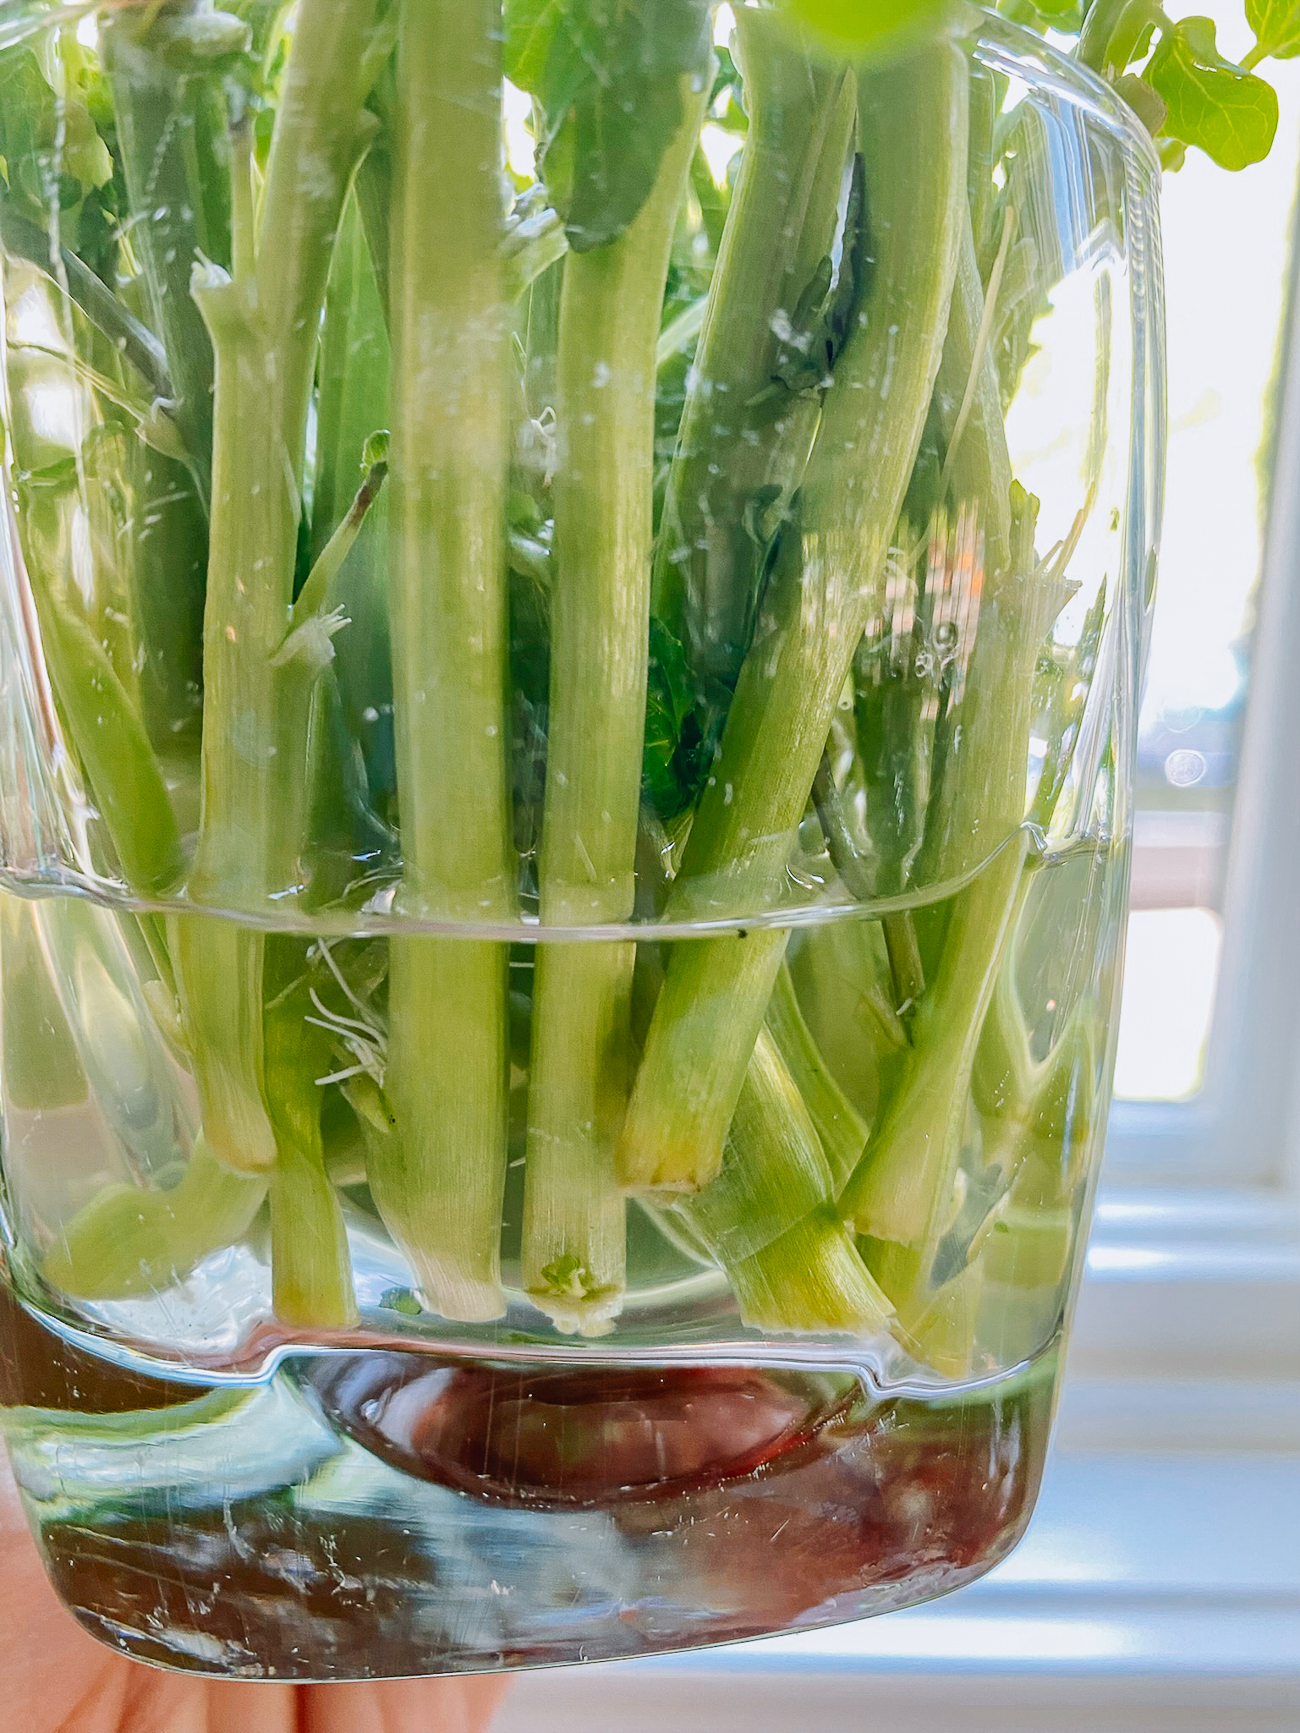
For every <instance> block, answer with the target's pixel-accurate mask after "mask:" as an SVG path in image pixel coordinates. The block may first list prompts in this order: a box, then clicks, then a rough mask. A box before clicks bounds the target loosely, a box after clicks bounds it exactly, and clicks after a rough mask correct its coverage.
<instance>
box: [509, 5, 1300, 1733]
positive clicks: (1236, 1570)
mask: <svg viewBox="0 0 1300 1733" xmlns="http://www.w3.org/2000/svg"><path fill="white" fill-rule="evenodd" d="M1207 10H1209V11H1211V12H1212V13H1213V15H1214V18H1215V20H1216V22H1217V24H1218V32H1219V43H1220V47H1221V50H1222V52H1223V53H1224V54H1225V55H1228V56H1232V57H1234V58H1235V57H1237V56H1238V55H1239V54H1240V53H1242V52H1244V50H1245V48H1246V47H1247V46H1248V45H1249V42H1250V40H1251V38H1250V36H1249V34H1248V31H1247V28H1246V22H1245V17H1244V13H1243V11H1242V9H1241V4H1240V0H1216V3H1215V4H1214V5H1213V6H1211V7H1208V8H1207ZM1271 77H1272V79H1273V82H1274V83H1275V84H1276V87H1277V90H1278V94H1279V98H1280V106H1281V122H1280V127H1279V132H1278V138H1277V143H1276V145H1275V147H1274V149H1273V152H1272V155H1271V156H1270V157H1269V159H1268V160H1267V161H1266V162H1265V163H1264V164H1262V165H1260V166H1259V167H1256V168H1253V169H1251V170H1248V171H1247V172H1245V173H1244V174H1240V175H1230V174H1225V173H1224V172H1222V171H1221V170H1218V169H1216V168H1215V167H1214V166H1213V165H1212V164H1211V163H1210V162H1209V161H1208V160H1207V159H1206V158H1204V157H1202V156H1200V155H1199V154H1198V153H1197V152H1195V151H1193V152H1190V153H1189V155H1188V159H1187V162H1186V164H1185V165H1184V167H1183V168H1182V169H1181V171H1180V172H1179V173H1178V174H1176V175H1171V176H1167V177H1166V180H1165V188H1164V195H1163V205H1164V246H1165V262H1166V278H1167V295H1168V343H1169V466H1168V488H1167V496H1166V513H1165V527H1164V537H1163V553H1162V561H1161V568H1160V591H1159V601H1158V605H1157V609H1156V617H1155V626H1154V633H1153V637H1152V642H1151V653H1150V663H1149V670H1148V676H1147V685H1146V691H1145V698H1144V703H1143V708H1142V715H1141V725H1140V741H1139V772H1138V788H1137V802H1136V811H1135V821H1134V851H1133V910H1132V914H1131V917H1130V923H1129V933H1128V962H1127V970H1126V976H1125V989H1124V1007H1123V1014H1122V1018H1121V1024H1120V1034H1119V1057H1118V1064H1117V1072H1116V1096H1117V1101H1116V1106H1115V1110H1114V1114H1113V1118H1112V1126H1111V1135H1110V1139H1109V1143H1108V1149H1107V1159H1106V1168H1105V1172H1104V1177H1103V1187H1102V1193H1101V1199H1100V1204H1099V1209H1098V1216H1097V1222H1096V1227H1095V1230H1094V1235H1093V1241H1092V1249H1091V1253H1090V1260H1089V1272H1088V1279H1087V1281H1086V1283H1085V1287H1084V1292H1083V1297H1082V1299H1081V1301H1080V1307H1079V1314H1078V1317H1077V1320H1076V1325H1075V1335H1074V1345H1073V1349H1072V1359H1071V1366H1070V1371H1069V1374H1068V1376H1067V1380H1066V1389H1065V1396H1064V1398H1063V1403H1062V1410H1061V1413H1060V1417H1059V1420H1058V1427H1057V1437H1056V1444H1055V1449H1054V1454H1053V1458H1052V1461H1051V1463H1050V1465H1049V1470H1048V1475H1047V1479H1046V1483H1045V1488H1044V1493H1043V1498H1042V1502H1041V1504H1040V1507H1039V1510H1038V1512H1037V1514H1036V1516H1035V1518H1034V1520H1033V1523H1032V1525H1031V1528H1030V1532H1029V1535H1028V1537H1027V1539H1026V1540H1025V1541H1024V1542H1023V1544H1022V1546H1021V1547H1020V1549H1019V1550H1018V1551H1017V1552H1016V1553H1015V1554H1013V1555H1012V1557H1011V1558H1010V1559H1009V1560H1008V1561H1007V1562H1006V1563H1005V1564H1004V1565H1003V1566H1001V1567H1000V1568H999V1569H998V1570H996V1571H995V1572H993V1573H992V1575H991V1576H990V1577H988V1578H986V1579H985V1580H984V1581H983V1582H981V1583H978V1584H976V1585H974V1587H972V1588H970V1589H967V1590H965V1591H964V1592H962V1593H961V1594H958V1595H955V1596H951V1597H949V1598H948V1599H946V1600H943V1601H941V1602H938V1603H936V1604H935V1605H934V1606H932V1607H922V1608H917V1609H913V1610H912V1611H910V1612H905V1613H900V1614H893V1615H890V1616H888V1617H885V1618H882V1619H878V1620H874V1621H869V1622H865V1623H862V1624H858V1625H853V1626H847V1627H843V1628H840V1629H837V1630H831V1631H823V1632H817V1633H807V1634H804V1635H796V1636H790V1637H784V1638H779V1639H773V1640H769V1641H765V1642H760V1643H755V1644H751V1645H748V1646H745V1647H737V1648H733V1649H722V1650H716V1651H712V1652H709V1653H703V1654H696V1655H693V1656H686V1657H680V1658H676V1657H669V1658H666V1659H661V1660H658V1661H653V1662H630V1663H619V1664H614V1665H606V1666H599V1667H592V1668H583V1669H580V1670H578V1671H575V1672H569V1673H549V1674H534V1675H530V1676H527V1677H526V1678H524V1679H523V1680H521V1681H519V1682H518V1683H517V1684H516V1686H515V1689H514V1691H513V1694H512V1696H511V1698H510V1700H509V1702H508V1705H507V1708H506V1710H505V1711H504V1713H503V1715H502V1717H501V1719H500V1721H499V1723H498V1733H525V1730H526V1733H561V1729H562V1730H563V1733H588V1730H590V1733H595V1730H596V1729H597V1728H599V1729H601V1730H602V1733H606V1730H608V1729H610V1728H615V1727H616V1728H618V1729H619V1730H620V1733H643V1730H644V1733H650V1730H651V1729H654V1730H656V1733H657V1730H658V1729H661V1728H665V1727H671V1728H672V1729H674V1733H732V1730H733V1729H734V1730H736V1733H739V1730H741V1729H745V1730H746V1733H750V1730H754V1733H759V1730H763V1729H768V1728H771V1729H778V1728H779V1729H781V1730H782V1733H805V1730H807V1733H813V1730H818V1733H820V1730H821V1729H828V1728H830V1727H852V1728H859V1727H861V1728H876V1727H879V1728H888V1729H890V1730H891V1733H895V1730H896V1733H921V1730H923V1729H931V1728H933V1729H938V1728H940V1727H942V1728H944V1729H945V1730H947V1729H950V1728H951V1727H953V1726H954V1725H958V1724H959V1725H960V1726H961V1727H962V1728H963V1729H964V1730H965V1733H982V1730H983V1729H985V1728H988V1729H993V1728H995V1727H996V1728H998V1729H1000V1730H1003V1733H1007V1730H1013V1729H1024V1730H1025V1733H1029V1730H1031V1729H1032V1730H1033V1733H1047V1730H1048V1729H1050V1730H1051V1733H1070V1730H1073V1729H1080V1730H1082V1729H1087V1730H1089V1733H1102V1730H1106V1733H1283V1729H1285V1730H1286V1733H1294V1730H1295V1729H1296V1728H1297V1727H1300V1207H1298V1205H1297V1198H1298V1197H1300V1160H1298V1159H1297V1150H1298V1149H1300V1114H1298V1113H1297V1106H1298V1105H1300V1098H1297V1094H1296V1089H1295V1085H1296V1081H1297V1079H1298V1078H1300V1063H1298V1060H1300V311H1298V310H1297V306H1296V300H1297V298H1296V295H1295V283H1296V280H1297V261H1296V228H1297V224H1296V188H1297V177H1298V170H1300V59H1296V60H1291V61H1286V62H1278V63H1274V64H1273V65H1272V67H1271Z"/></svg>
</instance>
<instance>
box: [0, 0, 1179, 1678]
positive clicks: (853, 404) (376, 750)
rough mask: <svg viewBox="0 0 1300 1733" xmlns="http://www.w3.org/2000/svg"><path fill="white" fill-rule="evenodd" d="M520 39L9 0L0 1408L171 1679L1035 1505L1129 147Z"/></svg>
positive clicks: (901, 92)
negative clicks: (178, 1671)
mask: <svg viewBox="0 0 1300 1733" xmlns="http://www.w3.org/2000/svg"><path fill="white" fill-rule="evenodd" d="M558 11H559V13H560V14H563V16H562V17H561V20H560V22H559V23H558V24H557V23H555V22H554V20H552V22H551V24H550V25H547V24H546V23H545V22H544V21H543V22H542V23H535V25H534V27H532V28H530V29H522V28H521V29H513V28H512V29H511V30H509V31H505V32H503V29H502V17H501V8H500V4H499V3H498V4H493V3H492V0H393V3H392V4H389V5H377V4H376V0H298V4H297V5H296V7H294V8H292V9H287V8H285V7H281V6H278V5H274V4H252V3H244V4H238V5H235V4H233V0H232V10H231V11H229V12H224V11H217V10H215V9H214V8H213V7H212V6H211V5H210V4H208V3H206V0H165V3H164V4H161V5H159V4H130V3H121V4H115V5H111V6H109V5H104V6H102V7H98V8H97V7H94V6H72V7H69V6H67V5H47V4H37V3H35V0H21V3H15V0H9V3H6V4H3V5H0V155H2V156H3V158H4V165H5V172H4V177H3V185H2V186H0V246H2V248H3V321H4V323H3V357H2V359H3V420H4V436H5V442H4V462H5V512H6V526H5V529H4V533H3V536H2V537H0V871H2V872H3V883H4V890H3V892H2V893H0V970H2V977H3V979H2V992H0V1059H2V1066H0V1080H2V1089H3V1219H2V1224H0V1225H2V1227H3V1251H2V1256H3V1277H4V1285H3V1308H4V1311H3V1319H4V1331H3V1335H4V1341H5V1359H4V1365H5V1368H6V1370H5V1380H6V1383H5V1388H4V1390H3V1399H4V1401H5V1403H6V1405H7V1406H6V1408H5V1411H4V1426H5V1430H6V1434H7V1439H8V1446H9V1451H10V1456H11V1459H12V1462H13V1467H14V1472H15V1475H16V1477H17V1480H18V1484H19V1487H20V1489H21V1492H22V1496H23V1499H24V1502H25V1506H26V1509H27V1512H28V1514H29V1516H30V1519H31V1523H32V1528H33V1531H34V1533H35V1535H36V1537H37V1540H38V1542H39V1544H40V1547H41V1550H42V1553H43V1556H44V1559H45V1561H46V1564H47V1566H48V1569H49V1572H50V1576H51V1578H52V1580H53V1582H54V1584H55V1585H56V1587H57V1589H58V1592H59V1593H60V1595H61V1596H62V1598H63V1600H64V1601H65V1602H66V1604H67V1606H68V1607H69V1609H70V1610H71V1611H72V1612H73V1614H74V1615H75V1616H76V1617H77V1618H78V1619H79V1620H80V1621H81V1622H82V1624H83V1625H84V1626H85V1627H86V1628H87V1629H88V1630H90V1631H92V1632H94V1633H95V1634H96V1635H97V1636H99V1637H101V1638H102V1639H103V1640H104V1641H106V1642H108V1643H110V1644H112V1645H114V1646H115V1647H116V1648H118V1649H120V1650H122V1651H124V1652H126V1653H128V1654H131V1655H134V1656H136V1657H138V1658H140V1659H143V1660H146V1661H152V1662H155V1663H158V1664H162V1665H167V1666H171V1667H177V1668H184V1669H189V1670H191V1671H195V1672H203V1673H209V1674H214V1675H228V1676H232V1677H241V1678H277V1679H289V1678H295V1679H331V1678H332V1679H339V1678H373V1677H383V1676H391V1675H413V1674H421V1673H429V1672H438V1671H445V1670H457V1669H460V1670H474V1669H486V1668H496V1667H519V1666H528V1665H533V1664H544V1663H551V1662H560V1661H572V1660H578V1659H590V1658H597V1657H602V1656H617V1655H628V1654H634V1653H646V1652H653V1651H656V1650H663V1649H672V1648H682V1647H689V1646H691V1645H696V1644H705V1643H714V1642H719V1641H722V1640H725V1639H730V1638H736V1637H743V1636H750V1635H754V1634H757V1633H761V1632H768V1631H773V1630H778V1629H783V1628H787V1627H794V1626H801V1627H809V1626H814V1625H819V1624H824V1623H828V1622H831V1621H835V1620H842V1619H850V1618H856V1617H859V1616H862V1615H864V1614H868V1613H874V1612H879V1611H883V1610H886V1609H889V1608H893V1607H899V1606H904V1605H906V1604H908V1603H910V1602H914V1601H917V1600H920V1599H923V1598H926V1597H929V1596H932V1595H934V1594H936V1593H938V1592H940V1591H943V1590H946V1589H949V1588H953V1587H956V1586H958V1585H960V1584H962V1583H965V1582H968V1581H970V1580H971V1579H972V1578H974V1577H976V1576H978V1575H979V1574H980V1573H981V1572H983V1571H985V1570H987V1569H988V1568H989V1567H990V1565H992V1564H993V1563H995V1562H996V1561H997V1560H998V1559H999V1558H1001V1557H1002V1556H1003V1555H1004V1554H1005V1553H1006V1552H1007V1550H1008V1549H1009V1548H1010V1547H1011V1546H1012V1545H1014V1543H1015V1541H1016V1539H1017V1537H1018V1536H1019V1535H1020V1533H1021V1532H1022V1531H1023V1529H1024V1526H1025V1523H1026V1521H1027V1520H1028V1517H1029V1513H1030V1510H1031V1507H1032V1505H1033V1501H1034V1497H1035V1493H1036V1489H1037V1485H1038V1480H1039V1476H1040V1472H1041V1468H1042V1463H1043V1456H1044V1451H1045V1449H1046V1445H1047V1439H1048V1431H1049V1427H1050V1421H1051V1415H1052V1410H1053V1402H1054V1394H1055V1390H1056V1386H1057V1379H1058V1376H1059V1363H1060V1362H1059V1356H1060V1350H1061V1345H1062V1339H1063V1332H1064V1330H1065V1327H1066V1322H1067V1320H1068V1316H1069V1309H1070V1304H1071V1298H1072V1295H1073V1293H1074V1291H1075V1288H1076V1286H1077V1282H1078V1277H1079V1272H1080V1265H1081V1258H1082V1251H1083V1244H1084V1239H1085V1235H1086V1227H1087V1219H1088V1210H1089V1204H1090V1197H1091V1189H1092V1185H1093V1181H1094V1178H1095V1174H1096V1169H1097V1164H1098V1159H1099V1156H1100V1150H1101V1142H1102V1134H1103V1128H1104V1125H1105V1119H1106V1110H1107V1104H1108V1096H1109V1086H1110V1067H1111V1059H1112V1054H1113V1029H1114V1007H1115V995H1116V985H1117V979H1118V966H1119V960H1120V953H1121V946H1122V934H1123V928H1124V915H1125V906H1126V897H1127V876H1128V834H1129V806H1128V802H1129V786H1130V780H1131V771H1132V761H1133V751H1134V710H1135V702H1136V695H1137V689H1138V682H1139V676H1140V667H1141V660H1142V651H1143V645H1144V639H1145V631H1146V621H1147V614H1148V609H1149V606H1150V602H1151V593H1152V583H1153V571H1154V543H1155V535H1156V528H1157V524H1158V520H1159V492H1160V486H1161V462H1162V451H1163V424H1162V416H1163V398H1162V390H1163V384H1162V373H1161V366H1162V359H1161V342H1162V338H1161V313H1160V267H1159V252H1158V237H1157V226H1156V203H1155V201H1156V191H1157V182H1158V168H1157V165H1156V161H1155V158H1154V155H1153V153H1152V150H1151V148H1150V146H1149V142H1148V141H1147V140H1146V137H1145V135H1144V134H1143V133H1142V132H1141V131H1140V129H1139V128H1138V126H1137V124H1136V123H1135V122H1134V121H1133V119H1132V117H1131V116H1130V115H1129V114H1128V113H1127V111H1126V110H1124V109H1123V107H1122V105H1120V104H1119V103H1118V101H1117V100H1116V99H1115V98H1114V96H1113V95H1112V94H1110V93H1109V92H1108V91H1107V89H1106V88H1105V87H1104V86H1103V85H1101V84H1100V83H1098V82H1096V81H1094V80H1093V79H1091V78H1090V77H1089V76H1087V75H1086V74H1083V73H1081V72H1080V71H1079V70H1078V69H1077V68H1076V67H1074V66H1073V65H1071V64H1069V63H1067V62H1065V61H1063V60H1062V59H1060V58H1059V57H1058V56H1057V55H1056V54H1055V53H1054V52H1053V51H1052V50H1051V49H1050V48H1049V47H1047V46H1045V45H1044V43H1043V42H1041V41H1039V40H1038V39H1036V38H1033V37H1031V36H1028V35H1025V34H1023V33H1021V32H1020V31H1018V30H1017V29H1016V28H1014V27H1012V26H1010V25H1008V24H1006V23H1005V22H1003V21H1001V20H998V19H996V18H993V17H991V16H988V15H984V14H975V13H971V14H968V15H965V16H964V17H963V19H962V20H961V22H960V24H959V26H958V27H957V28H956V30H955V31H954V32H953V33H950V34H945V35H943V36H941V37H939V38H936V39H935V40H933V41H927V42H912V43H910V44H909V45H908V46H907V47H906V48H905V49H903V50H899V51H898V52H897V53H895V54H894V55H893V56H892V57H890V58H888V59H881V58H879V57H877V58H875V59H873V60H871V61H869V62H868V63H866V64H864V65H851V64H848V63H845V62H843V61H839V60H836V59H835V58H834V57H833V56H831V55H829V53H828V52H827V51H825V50H823V49H820V48H818V47H817V46H816V45H815V44H813V43H812V42H810V41H808V40H805V39H803V38H802V37H800V36H798V35H797V34H795V33H794V31H793V30H792V28H791V27H790V26H789V24H788V23H787V22H786V19H785V15H784V14H783V13H782V12H780V11H779V10H770V9H767V8H765V7H761V6H739V7H736V8H735V9H734V15H733V13H732V11H731V9H728V8H723V9H722V16H721V17H720V16H719V9H718V8H716V7H713V6H710V5H706V4H704V3H703V0H664V7H663V16H662V18H660V19H659V20H658V21H657V23H656V27H655V29H654V30H648V29H645V28H643V23H642V22H638V20H643V9H641V8H627V9H622V8H613V9H607V11H608V14H609V17H608V20H607V26H606V28H605V29H604V31H603V33H602V32H600V31H596V32H595V34H592V33H591V32H588V36H587V37H583V36H582V31H581V29H580V28H579V26H578V24H576V23H574V22H573V19H571V18H569V14H568V13H566V12H564V9H558ZM579 12H580V9H579ZM579 12H575V13H574V14H573V17H574V18H577V17H578V16H579ZM546 16H547V17H550V12H549V11H548V12H547V14H546ZM593 16H594V13H593ZM602 16H603V14H602ZM565 19H568V22H565ZM548 32H549V34H548ZM580 38H581V40H580Z"/></svg>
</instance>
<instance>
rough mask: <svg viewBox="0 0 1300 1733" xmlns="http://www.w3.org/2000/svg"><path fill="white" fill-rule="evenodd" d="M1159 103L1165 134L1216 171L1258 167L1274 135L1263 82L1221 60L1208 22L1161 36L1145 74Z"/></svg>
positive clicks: (1273, 114) (1271, 103)
mask: <svg viewBox="0 0 1300 1733" xmlns="http://www.w3.org/2000/svg"><path fill="white" fill-rule="evenodd" d="M1146 79H1147V82H1148V83H1149V84H1150V85H1151V86H1152V88H1153V89H1154V90H1156V91H1157V92H1158V93H1159V94H1160V96H1161V97H1162V98H1163V99H1164V103H1165V108H1166V115H1165V128H1164V130H1165V133H1166V134H1167V135H1168V136H1169V137H1171V138H1174V139H1177V140H1178V141H1179V142H1180V143H1182V144H1189V145H1196V146H1198V147H1199V148H1200V149H1201V150H1203V151H1204V152H1205V154H1206V155H1207V156H1208V157H1211V158H1212V159H1213V160H1214V161H1215V162H1217V163H1218V164H1219V166H1220V168H1227V169H1242V168H1245V167H1247V165H1248V164H1250V163H1253V162H1262V161H1263V159H1264V158H1265V157H1266V156H1267V155H1268V153H1269V150H1270V148H1271V146H1272V143H1273V137H1274V134H1275V133H1276V132H1277V97H1276V95H1275V94H1274V92H1273V90H1272V88H1271V87H1270V86H1269V85H1267V84H1265V82H1264V80H1263V79H1262V78H1256V77H1255V76H1254V75H1253V74H1252V73H1249V72H1246V71H1244V70H1243V69H1242V68H1241V67H1240V66H1235V65H1234V64H1233V63H1232V61H1230V60H1224V59H1223V57H1222V56H1221V55H1220V53H1219V51H1218V48H1217V47H1216V45H1215V40H1214V23H1213V21H1212V20H1211V19H1209V18H1184V19H1183V20H1182V22H1181V23H1179V24H1177V25H1175V27H1174V28H1173V29H1172V30H1170V31H1166V33H1165V34H1164V36H1163V37H1162V38H1161V41H1160V46H1159V47H1158V48H1157V49H1156V51H1155V54H1154V55H1153V56H1152V59H1151V64H1150V66H1149V67H1148V68H1147V71H1146Z"/></svg>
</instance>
